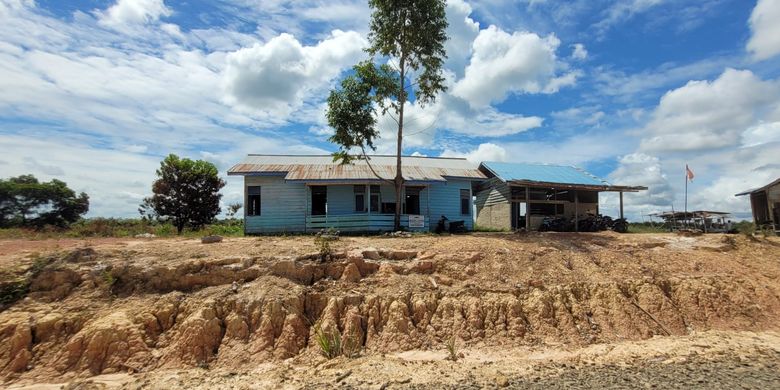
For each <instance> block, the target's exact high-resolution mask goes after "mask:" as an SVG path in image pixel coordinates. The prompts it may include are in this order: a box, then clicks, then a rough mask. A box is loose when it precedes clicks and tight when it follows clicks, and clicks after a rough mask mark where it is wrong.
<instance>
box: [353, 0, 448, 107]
mask: <svg viewBox="0 0 780 390" xmlns="http://www.w3.org/2000/svg"><path fill="white" fill-rule="evenodd" d="M368 5H369V6H370V7H371V9H372V11H373V12H372V13H371V25H370V28H369V34H368V41H369V43H370V46H369V47H368V49H367V51H368V53H369V54H371V55H372V56H376V55H380V56H382V57H391V58H395V59H397V60H398V67H399V72H400V73H401V77H402V78H404V76H405V75H406V74H408V73H412V72H407V69H406V67H408V69H409V70H413V71H414V72H415V73H416V74H417V77H416V79H415V80H414V83H413V84H414V85H416V87H415V90H414V96H415V99H416V100H417V102H418V104H420V105H425V104H426V103H430V102H433V101H434V100H435V99H436V95H437V94H438V93H439V92H441V91H444V90H445V89H446V87H445V86H444V77H443V76H442V74H441V73H442V72H441V70H442V66H443V65H444V59H445V58H447V53H446V52H445V50H444V43H445V42H446V41H447V32H446V31H447V26H448V23H447V14H446V11H445V8H446V6H445V2H444V0H416V1H395V0H369V2H368ZM421 68H422V72H417V71H419V70H420V69H421ZM404 83H405V80H404ZM407 95H408V92H407V91H406V86H405V84H404V85H401V86H400V87H399V88H397V89H395V90H394V91H393V92H392V95H390V96H388V97H394V98H395V99H397V100H398V101H399V102H400V104H401V105H402V104H403V102H405V101H406V97H407Z"/></svg>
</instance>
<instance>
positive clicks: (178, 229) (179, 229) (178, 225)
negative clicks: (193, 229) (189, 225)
mask: <svg viewBox="0 0 780 390" xmlns="http://www.w3.org/2000/svg"><path fill="white" fill-rule="evenodd" d="M182 230H184V223H182V222H178V223H176V234H177V235H179V236H181V232H182Z"/></svg>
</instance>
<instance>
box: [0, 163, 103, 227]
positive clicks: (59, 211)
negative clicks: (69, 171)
mask: <svg viewBox="0 0 780 390" xmlns="http://www.w3.org/2000/svg"><path fill="white" fill-rule="evenodd" d="M87 211H89V196H87V194H85V193H83V192H82V193H80V194H78V195H77V194H76V192H75V191H73V190H72V189H70V188H68V185H67V184H66V183H65V182H63V181H61V180H57V179H52V180H51V181H49V182H40V181H38V179H37V178H35V176H33V175H21V176H18V177H12V178H9V179H7V180H0V226H23V227H37V228H40V227H43V226H45V225H54V226H59V227H66V226H68V225H69V224H71V223H73V222H75V221H77V220H78V219H79V218H81V216H82V215H83V214H85V213H86V212H87Z"/></svg>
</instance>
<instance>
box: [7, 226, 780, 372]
mask: <svg viewBox="0 0 780 390" xmlns="http://www.w3.org/2000/svg"><path fill="white" fill-rule="evenodd" d="M333 246H334V252H335V253H334V256H333V258H332V259H331V261H328V262H320V261H318V259H317V258H316V256H314V255H312V253H313V252H314V251H315V249H316V248H315V246H314V244H313V240H312V238H311V237H291V238H280V237H262V238H242V239H229V240H226V241H225V242H223V243H219V244H211V245H203V244H200V242H198V241H194V240H127V241H117V240H111V241H107V242H100V241H95V242H90V241H85V242H82V243H80V245H73V244H72V243H68V245H66V246H63V248H62V249H57V248H56V247H55V248H52V247H51V243H44V244H42V245H41V246H40V247H36V246H35V245H34V244H30V243H29V242H27V243H25V244H24V245H16V246H14V245H13V243H8V242H6V243H4V244H3V248H4V252H3V253H2V254H1V255H0V267H2V271H3V274H2V283H4V285H3V286H6V287H7V286H10V285H12V284H13V283H18V282H19V281H20V280H25V278H28V279H29V285H28V286H27V289H28V290H29V291H28V292H27V293H26V295H25V296H24V297H23V298H21V299H20V300H18V301H16V302H14V303H11V304H8V305H5V306H4V307H3V309H4V310H3V311H2V312H1V313H0V375H2V377H3V378H4V380H5V381H6V384H10V383H16V384H24V383H32V382H40V381H53V380H54V379H58V380H59V379H63V378H64V379H68V378H84V377H87V376H90V375H98V374H104V375H105V374H114V373H131V374H132V373H136V375H140V374H142V373H147V374H148V373H150V372H152V371H154V372H165V370H175V369H193V368H200V369H205V368H209V369H211V370H228V372H229V371H230V370H240V369H245V368H246V367H248V366H253V367H257V366H259V365H263V364H272V365H275V364H278V363H279V362H281V361H285V359H292V360H291V361H292V362H299V363H300V364H309V363H311V362H320V363H321V360H322V359H323V358H321V357H320V356H319V352H320V351H319V348H318V347H317V337H316V335H317V332H318V331H319V332H325V333H328V334H339V335H341V337H342V340H343V341H344V342H345V343H354V344H357V348H358V349H359V350H360V353H361V354H362V355H363V356H381V354H387V353H402V352H404V351H442V350H443V349H444V344H445V343H446V342H447V341H448V340H457V343H458V345H459V346H460V348H463V349H464V350H469V349H474V350H502V349H506V348H518V347H528V348H546V347H549V346H561V345H563V346H567V347H571V348H587V347H588V346H591V345H606V344H609V343H616V342H624V341H631V340H644V339H649V338H652V337H654V336H685V335H690V334H697V333H698V332H702V331H757V332H767V331H770V332H771V331H776V330H778V319H780V315H779V314H780V282H779V281H778V276H780V241H778V240H776V239H765V238H757V239H748V238H745V237H741V236H739V237H738V236H720V235H709V236H701V237H680V236H676V235H618V234H612V233H600V234H583V235H576V234H555V233H549V234H530V235H513V234H493V235H467V236H452V237H450V236H445V237H437V236H421V237H414V238H379V237H373V238H365V237H345V238H342V239H341V240H339V241H338V242H337V243H335V244H334V245H333ZM5 290H7V289H5ZM5 290H4V291H5ZM770 349H771V348H770ZM770 355H771V354H770ZM288 362H289V360H288ZM318 364H319V363H318ZM144 375H146V374H144ZM518 383H519V382H518Z"/></svg>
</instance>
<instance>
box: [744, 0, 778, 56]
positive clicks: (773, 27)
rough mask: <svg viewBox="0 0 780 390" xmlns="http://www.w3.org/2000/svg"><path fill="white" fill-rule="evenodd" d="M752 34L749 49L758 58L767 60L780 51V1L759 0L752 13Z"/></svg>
mask: <svg viewBox="0 0 780 390" xmlns="http://www.w3.org/2000/svg"><path fill="white" fill-rule="evenodd" d="M749 25H750V30H751V32H752V35H751V36H750V40H748V43H747V50H748V52H750V53H751V54H752V55H753V58H754V59H756V60H765V59H767V58H771V57H774V56H775V55H777V54H778V53H780V2H778V1H776V0H758V3H757V4H756V7H755V8H753V12H752V13H751V14H750V20H749Z"/></svg>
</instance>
